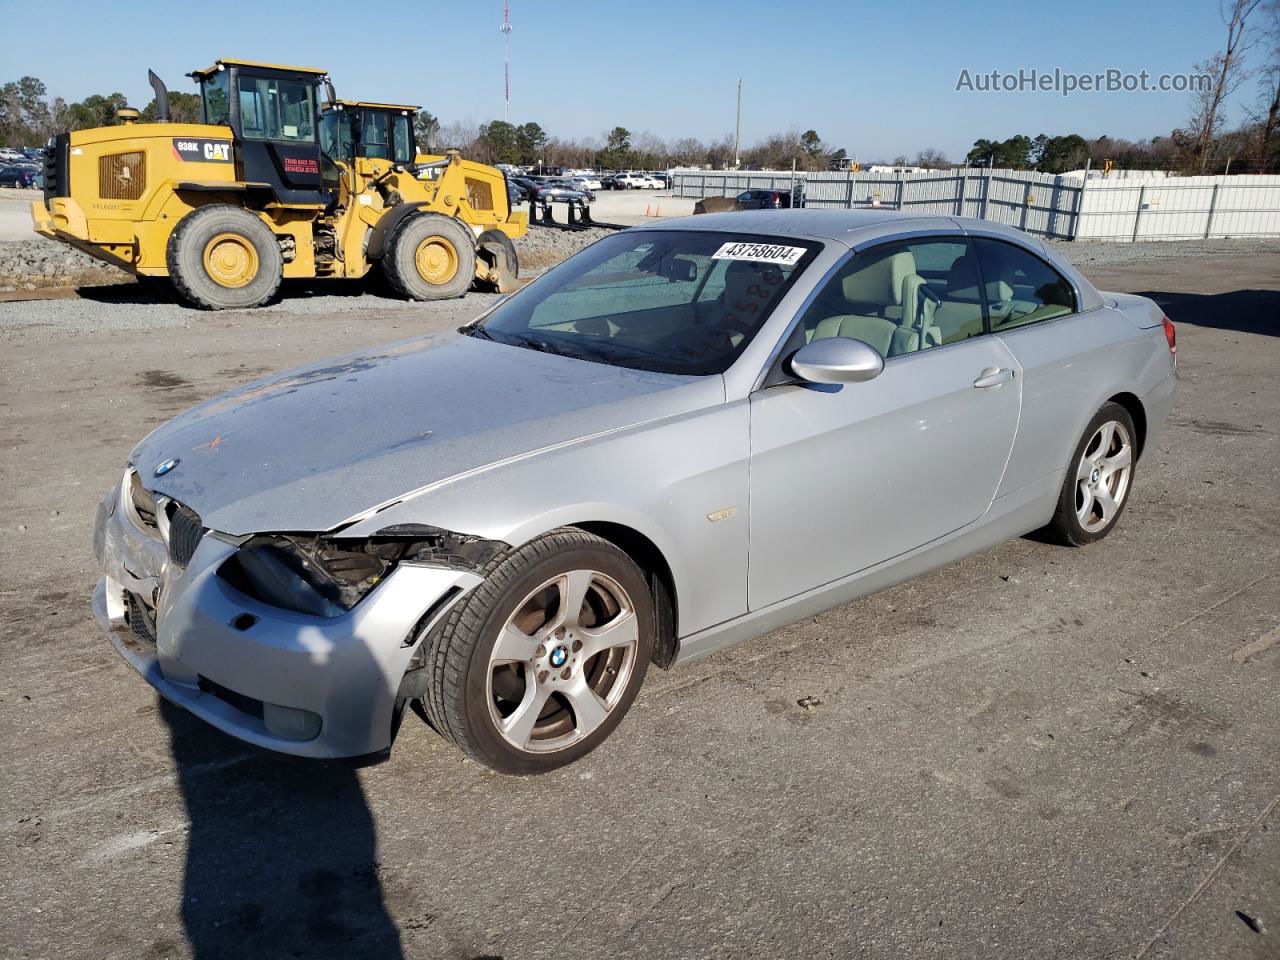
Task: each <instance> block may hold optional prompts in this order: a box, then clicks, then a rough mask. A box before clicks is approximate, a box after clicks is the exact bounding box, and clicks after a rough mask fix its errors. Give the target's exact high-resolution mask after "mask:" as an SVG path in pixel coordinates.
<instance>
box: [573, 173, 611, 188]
mask: <svg viewBox="0 0 1280 960" xmlns="http://www.w3.org/2000/svg"><path fill="white" fill-rule="evenodd" d="M565 179H566V180H568V181H569V182H570V183H576V184H577V185H578V186H579V187H581V188H582V189H583V190H603V189H604V184H603V183H601V182H600V178H599V177H593V176H577V177H565Z"/></svg>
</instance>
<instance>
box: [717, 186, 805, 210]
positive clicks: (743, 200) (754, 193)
mask: <svg viewBox="0 0 1280 960" xmlns="http://www.w3.org/2000/svg"><path fill="white" fill-rule="evenodd" d="M799 189H800V188H799V186H797V187H796V191H797V193H798V192H799ZM792 199H793V198H792V193H791V191H790V190H744V191H742V193H740V194H738V195H737V197H735V198H734V203H733V208H734V209H735V210H785V209H788V208H790V207H792V206H798V204H793V203H792Z"/></svg>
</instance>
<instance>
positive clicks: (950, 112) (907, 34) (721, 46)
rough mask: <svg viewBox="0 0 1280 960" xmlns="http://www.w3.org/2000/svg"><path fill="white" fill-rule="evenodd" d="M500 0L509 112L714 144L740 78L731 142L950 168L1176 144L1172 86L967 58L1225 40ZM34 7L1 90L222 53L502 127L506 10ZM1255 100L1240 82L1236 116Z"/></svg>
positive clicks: (956, 8) (1076, 27)
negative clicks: (996, 76) (1060, 87)
mask: <svg viewBox="0 0 1280 960" xmlns="http://www.w3.org/2000/svg"><path fill="white" fill-rule="evenodd" d="M511 6H512V12H511V20H512V24H513V27H514V30H513V33H512V35H511V74H512V91H513V92H512V102H511V113H512V120H513V121H516V122H523V121H525V120H536V121H538V122H539V123H541V124H542V125H543V126H544V127H545V128H546V129H547V130H548V131H550V132H551V133H553V134H558V135H563V136H568V137H583V136H596V137H599V136H600V135H601V133H602V131H604V130H606V129H608V128H610V127H612V126H614V125H617V124H621V125H622V126H625V127H627V128H629V129H630V130H632V131H633V132H637V131H642V130H648V131H652V132H653V133H655V134H657V135H659V136H661V137H664V138H675V137H679V136H686V135H693V136H700V137H702V138H703V139H713V138H715V137H718V136H720V135H722V134H725V133H731V132H732V130H733V119H734V97H735V85H736V82H737V79H738V77H739V76H741V77H742V79H743V90H744V94H743V118H742V125H743V134H742V136H743V141H744V143H746V144H750V143H752V142H754V141H755V140H757V139H759V138H761V137H763V136H765V135H767V134H768V133H770V132H774V131H778V130H785V129H787V128H789V127H795V128H797V129H799V130H804V129H807V128H810V127H812V128H814V129H816V130H817V131H818V133H819V134H820V135H821V136H822V137H823V139H824V140H826V141H827V142H828V143H829V144H831V145H832V146H843V147H844V148H845V149H846V150H847V151H848V152H849V153H850V154H854V155H856V156H858V157H859V158H860V159H873V158H882V157H883V158H887V157H892V156H894V155H896V154H900V153H901V154H906V155H908V156H913V155H914V154H915V153H916V152H917V151H919V150H921V149H923V148H925V147H935V148H937V149H941V150H943V151H944V152H945V153H946V154H947V155H948V157H950V158H951V159H960V158H961V157H963V155H964V153H965V152H966V151H967V150H968V148H969V147H970V146H971V145H972V142H973V140H974V139H975V138H977V137H990V138H1000V139H1003V138H1005V137H1008V136H1011V135H1013V134H1015V133H1025V134H1027V135H1029V136H1035V135H1036V134H1038V133H1048V134H1050V135H1054V134H1066V133H1080V134H1083V135H1085V136H1098V135H1101V134H1109V135H1111V136H1124V137H1129V138H1132V139H1137V138H1141V137H1149V136H1153V135H1167V134H1168V133H1169V131H1170V130H1172V129H1173V128H1174V127H1176V126H1178V125H1179V124H1180V123H1181V122H1182V121H1183V119H1184V117H1185V115H1186V112H1187V101H1188V95H1187V94H1185V93H1130V94H1126V93H1092V94H1084V93H1077V94H1075V95H1074V96H1072V97H1070V98H1067V99H1063V98H1062V97H1061V96H1059V95H1057V94H1054V93H1031V92H1027V93H998V94H990V93H964V92H956V90H955V86H956V80H957V77H958V76H959V75H960V71H961V70H962V69H968V70H970V71H971V72H973V73H977V72H981V71H990V70H992V69H999V70H1001V71H1005V72H1016V71H1017V70H1018V69H1019V68H1037V69H1040V70H1048V71H1051V70H1053V68H1055V67H1058V68H1061V69H1062V70H1064V71H1072V72H1076V73H1091V72H1094V71H1100V70H1105V69H1106V68H1108V67H1114V68H1117V69H1120V70H1125V71H1132V72H1137V71H1139V70H1144V69H1145V70H1147V71H1149V72H1151V73H1152V74H1153V75H1158V74H1161V73H1178V72H1184V71H1188V70H1190V69H1191V67H1192V65H1193V64H1194V63H1195V62H1197V61H1199V60H1203V59H1205V58H1207V57H1209V56H1210V55H1211V54H1213V52H1214V51H1215V50H1216V49H1218V47H1219V46H1220V45H1221V43H1222V34H1223V32H1224V31H1223V28H1222V27H1221V23H1220V21H1219V19H1218V4H1217V2H1216V0H1172V2H1156V0H1136V2H1132V0H1131V2H1125V3H1119V4H1117V3H1115V2H1094V0H1077V2H1073V3H1055V4H1043V3H1035V2H1028V0H1022V2H1005V0H995V2H988V3H985V4H981V5H979V4H972V3H960V2H957V0H951V2H933V0H912V2H907V3H884V2H881V3H874V4H870V3H852V2H807V3H806V2H791V3H779V2H777V0H771V2H757V0H739V2H736V3H722V2H715V3H712V2H705V0H704V2H697V0H683V2H676V0H640V2H632V3H619V2H616V0H614V2H609V3H590V2H582V0H578V2H572V3H569V2H548V0H544V2H539V3H532V2H528V0H511ZM380 11H386V12H385V13H382V12H380ZM33 16H34V17H35V20H36V21H38V22H39V24H40V26H39V27H37V28H35V29H34V32H33V31H32V30H28V29H18V30H12V31H8V30H6V31H0V34H2V35H0V81H3V80H9V79H16V78H17V77H19V76H22V75H24V74H32V75H35V76H38V77H40V78H41V79H42V80H44V81H45V83H46V84H47V85H48V87H49V89H50V92H51V93H53V94H58V95H61V96H62V97H64V98H66V99H67V100H77V99H80V98H82V97H84V96H86V95H88V94H90V93H109V92H112V91H115V90H119V91H121V92H123V93H125V94H126V95H127V96H128V97H129V99H130V102H131V103H132V104H133V105H135V106H138V107H141V106H143V105H145V103H146V102H147V100H149V99H150V96H151V93H150V88H149V87H147V84H146V70H147V67H148V66H150V67H153V68H154V69H155V70H156V72H157V73H159V74H160V75H161V76H162V77H164V78H165V80H166V81H167V82H168V84H169V87H170V89H174V90H191V89H193V87H192V86H191V85H190V84H191V81H190V80H188V79H187V78H186V77H184V76H183V74H184V73H186V72H187V71H189V70H191V69H193V68H197V67H205V66H207V65H208V64H209V63H211V62H212V61H213V60H214V59H215V58H217V57H219V56H228V57H240V58H245V59H261V60H267V61H270V62H275V63H297V64H304V65H313V66H321V67H325V68H327V69H329V70H330V71H331V73H332V76H333V79H334V83H335V85H336V86H337V89H338V93H339V95H340V96H346V97H353V98H354V97H359V98H368V99H383V100H398V101H407V102H410V103H421V104H424V105H426V106H427V108H428V109H430V110H431V111H432V112H433V113H435V114H436V115H437V116H439V117H440V118H441V119H442V120H443V121H445V122H448V121H450V120H463V119H470V120H472V121H474V122H477V123H479V122H483V121H485V120H490V119H500V118H501V117H502V38H501V34H500V33H499V30H498V26H499V24H500V22H501V18H502V3H501V0H454V2H434V3H398V2H391V3H364V4H352V3H349V2H348V3H344V4H328V3H324V2H320V0H311V2H303V3H299V2H278V3H266V2H262V0H256V2H244V0H206V2H202V3H199V4H194V3H192V4H187V3H181V2H174V0H165V2H151V0H145V2H128V0H119V2H115V3H110V4H107V3H92V4H91V3H71V2H65V0H39V2H38V3H37V4H36V5H35V6H34V7H33V6H32V4H31V3H30V2H29V0H0V23H12V22H24V23H32V22H33V21H32V17H33ZM397 21H398V22H399V23H400V24H401V25H402V26H400V27H398V28H397V27H395V26H391V25H390V24H394V23H396V22H397ZM55 28H56V29H55ZM55 43H56V44H57V48H58V49H57V51H56V52H55V50H54V44H55ZM71 51H74V52H71ZM122 51H124V52H127V53H128V55H121V52H122ZM370 54H373V56H370ZM1253 92H1254V90H1253V86H1252V85H1251V84H1246V85H1245V87H1244V88H1243V89H1242V90H1241V92H1240V94H1239V95H1238V96H1237V98H1236V101H1237V102H1236V103H1235V104H1234V106H1233V109H1232V111H1231V121H1232V123H1234V122H1236V121H1238V120H1239V119H1240V118H1241V116H1242V104H1243V103H1244V102H1245V101H1247V100H1251V99H1252V96H1253Z"/></svg>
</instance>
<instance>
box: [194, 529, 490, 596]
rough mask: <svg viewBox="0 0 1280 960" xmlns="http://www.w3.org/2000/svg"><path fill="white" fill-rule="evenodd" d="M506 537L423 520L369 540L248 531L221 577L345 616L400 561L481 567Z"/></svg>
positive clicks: (248, 590) (245, 589)
mask: <svg viewBox="0 0 1280 960" xmlns="http://www.w3.org/2000/svg"><path fill="white" fill-rule="evenodd" d="M505 549H507V545H506V544H505V543H501V542H500V541H496V540H485V539H482V538H480V537H471V536H467V535H465V534H459V533H453V532H451V531H449V530H441V529H439V528H437V527H429V526H424V525H421V524H401V525H398V526H393V527H387V528H385V529H383V530H380V531H378V533H377V534H376V535H374V536H372V537H369V538H367V539H356V538H347V537H342V536H321V535H316V534H259V535H257V536H254V537H250V538H249V539H248V540H246V541H245V542H244V543H243V544H241V546H240V549H239V550H238V551H237V552H236V553H235V554H233V555H232V556H231V557H229V558H228V559H227V560H226V562H224V563H223V564H222V566H221V567H219V568H218V576H220V577H222V579H224V580H225V581H227V583H229V584H230V585H231V586H233V587H235V589H237V590H239V591H240V592H241V593H243V594H245V595H246V596H250V597H253V598H254V599H255V600H259V601H261V602H262V603H265V604H269V605H270V606H273V607H280V608H282V609H285V610H292V611H294V612H295V613H305V614H308V615H309V616H313V617H340V616H342V615H343V614H344V613H346V612H347V611H348V610H350V609H351V608H352V607H354V606H355V605H356V604H357V603H359V602H360V601H361V600H363V599H364V598H365V597H366V596H368V595H369V593H370V592H371V591H372V590H373V588H374V587H376V586H377V585H378V584H379V583H381V582H382V581H383V580H385V579H386V578H387V577H388V576H389V575H390V574H391V572H392V570H394V569H395V567H396V566H397V565H398V564H400V563H418V564H423V565H429V566H444V567H451V568H454V569H460V570H473V571H474V570H479V569H480V568H482V567H483V566H484V565H485V564H486V563H488V561H489V560H490V559H492V557H493V556H495V555H496V554H497V553H499V552H501V551H502V550H505Z"/></svg>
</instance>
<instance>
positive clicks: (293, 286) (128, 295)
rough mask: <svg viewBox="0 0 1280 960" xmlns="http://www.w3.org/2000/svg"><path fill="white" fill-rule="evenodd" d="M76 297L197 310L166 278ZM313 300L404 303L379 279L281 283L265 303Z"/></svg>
mask: <svg viewBox="0 0 1280 960" xmlns="http://www.w3.org/2000/svg"><path fill="white" fill-rule="evenodd" d="M75 296H77V297H79V298H80V299H81V300H89V301H92V302H94V303H123V304H140V305H146V304H176V305H178V306H180V307H186V308H188V309H191V310H196V309H197V308H195V307H191V306H190V305H189V304H187V303H186V302H185V301H184V300H182V299H181V298H180V297H179V296H178V294H177V293H176V292H175V291H174V290H173V288H172V287H171V286H170V285H169V281H168V279H167V278H165V277H156V278H147V279H143V280H137V281H126V282H124V283H103V284H90V285H87V286H83V287H77V288H76V290H75ZM316 297H348V298H356V297H375V298H377V299H380V300H386V301H388V302H389V303H394V304H403V303H404V302H405V301H404V298H403V297H398V296H396V294H395V293H394V291H392V290H391V288H390V287H389V286H387V283H386V281H385V280H384V279H383V278H382V277H381V276H368V277H362V278H360V279H358V280H330V279H324V278H321V279H303V280H294V279H286V280H284V281H283V282H281V284H280V289H279V290H278V291H276V294H275V296H273V297H272V298H271V300H269V301H268V303H269V304H275V303H279V302H281V301H282V300H309V299H314V298H316Z"/></svg>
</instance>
